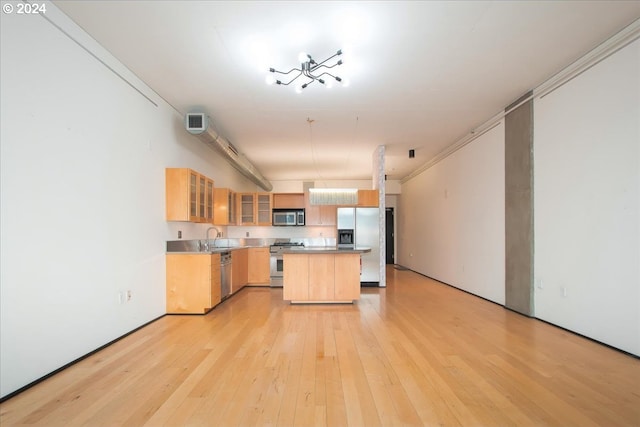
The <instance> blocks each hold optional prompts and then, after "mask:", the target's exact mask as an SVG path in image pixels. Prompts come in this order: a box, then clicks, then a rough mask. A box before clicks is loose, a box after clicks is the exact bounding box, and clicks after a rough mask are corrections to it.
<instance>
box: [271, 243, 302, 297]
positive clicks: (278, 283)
mask: <svg viewBox="0 0 640 427" xmlns="http://www.w3.org/2000/svg"><path fill="white" fill-rule="evenodd" d="M292 246H304V244H303V243H297V242H290V241H289V240H276V242H275V243H274V244H273V245H271V247H270V248H269V252H270V253H271V258H270V263H269V264H270V276H271V283H270V284H271V287H272V288H281V287H282V282H283V279H284V262H283V260H282V258H283V257H282V253H283V252H284V250H285V249H288V248H290V247H292Z"/></svg>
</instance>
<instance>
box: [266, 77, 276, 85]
mask: <svg viewBox="0 0 640 427" xmlns="http://www.w3.org/2000/svg"><path fill="white" fill-rule="evenodd" d="M264 81H265V82H266V83H267V84H268V85H272V84H274V83H275V82H276V78H275V77H273V75H271V74H267V75H266V76H265V78H264Z"/></svg>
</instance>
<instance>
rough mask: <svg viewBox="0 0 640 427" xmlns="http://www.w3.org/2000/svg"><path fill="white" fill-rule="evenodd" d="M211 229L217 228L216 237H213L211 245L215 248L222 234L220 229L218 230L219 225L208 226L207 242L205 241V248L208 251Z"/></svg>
mask: <svg viewBox="0 0 640 427" xmlns="http://www.w3.org/2000/svg"><path fill="white" fill-rule="evenodd" d="M211 230H216V237H215V238H214V239H213V245H212V246H211V248H214V247H215V246H216V240H217V239H218V237H219V236H220V230H218V227H209V228H207V234H206V236H205V243H204V245H205V246H204V250H205V251H208V250H209V249H210V248H209V231H211Z"/></svg>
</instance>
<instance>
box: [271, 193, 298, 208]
mask: <svg viewBox="0 0 640 427" xmlns="http://www.w3.org/2000/svg"><path fill="white" fill-rule="evenodd" d="M304 207H305V206H304V193H274V194H273V208H274V209H302V208H304Z"/></svg>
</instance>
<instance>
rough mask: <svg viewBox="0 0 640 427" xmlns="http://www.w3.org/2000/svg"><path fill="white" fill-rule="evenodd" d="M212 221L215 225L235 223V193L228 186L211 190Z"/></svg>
mask: <svg viewBox="0 0 640 427" xmlns="http://www.w3.org/2000/svg"><path fill="white" fill-rule="evenodd" d="M213 223H214V224H215V225H235V224H236V193H235V192H234V191H232V190H230V189H228V188H215V189H214V190H213Z"/></svg>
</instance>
